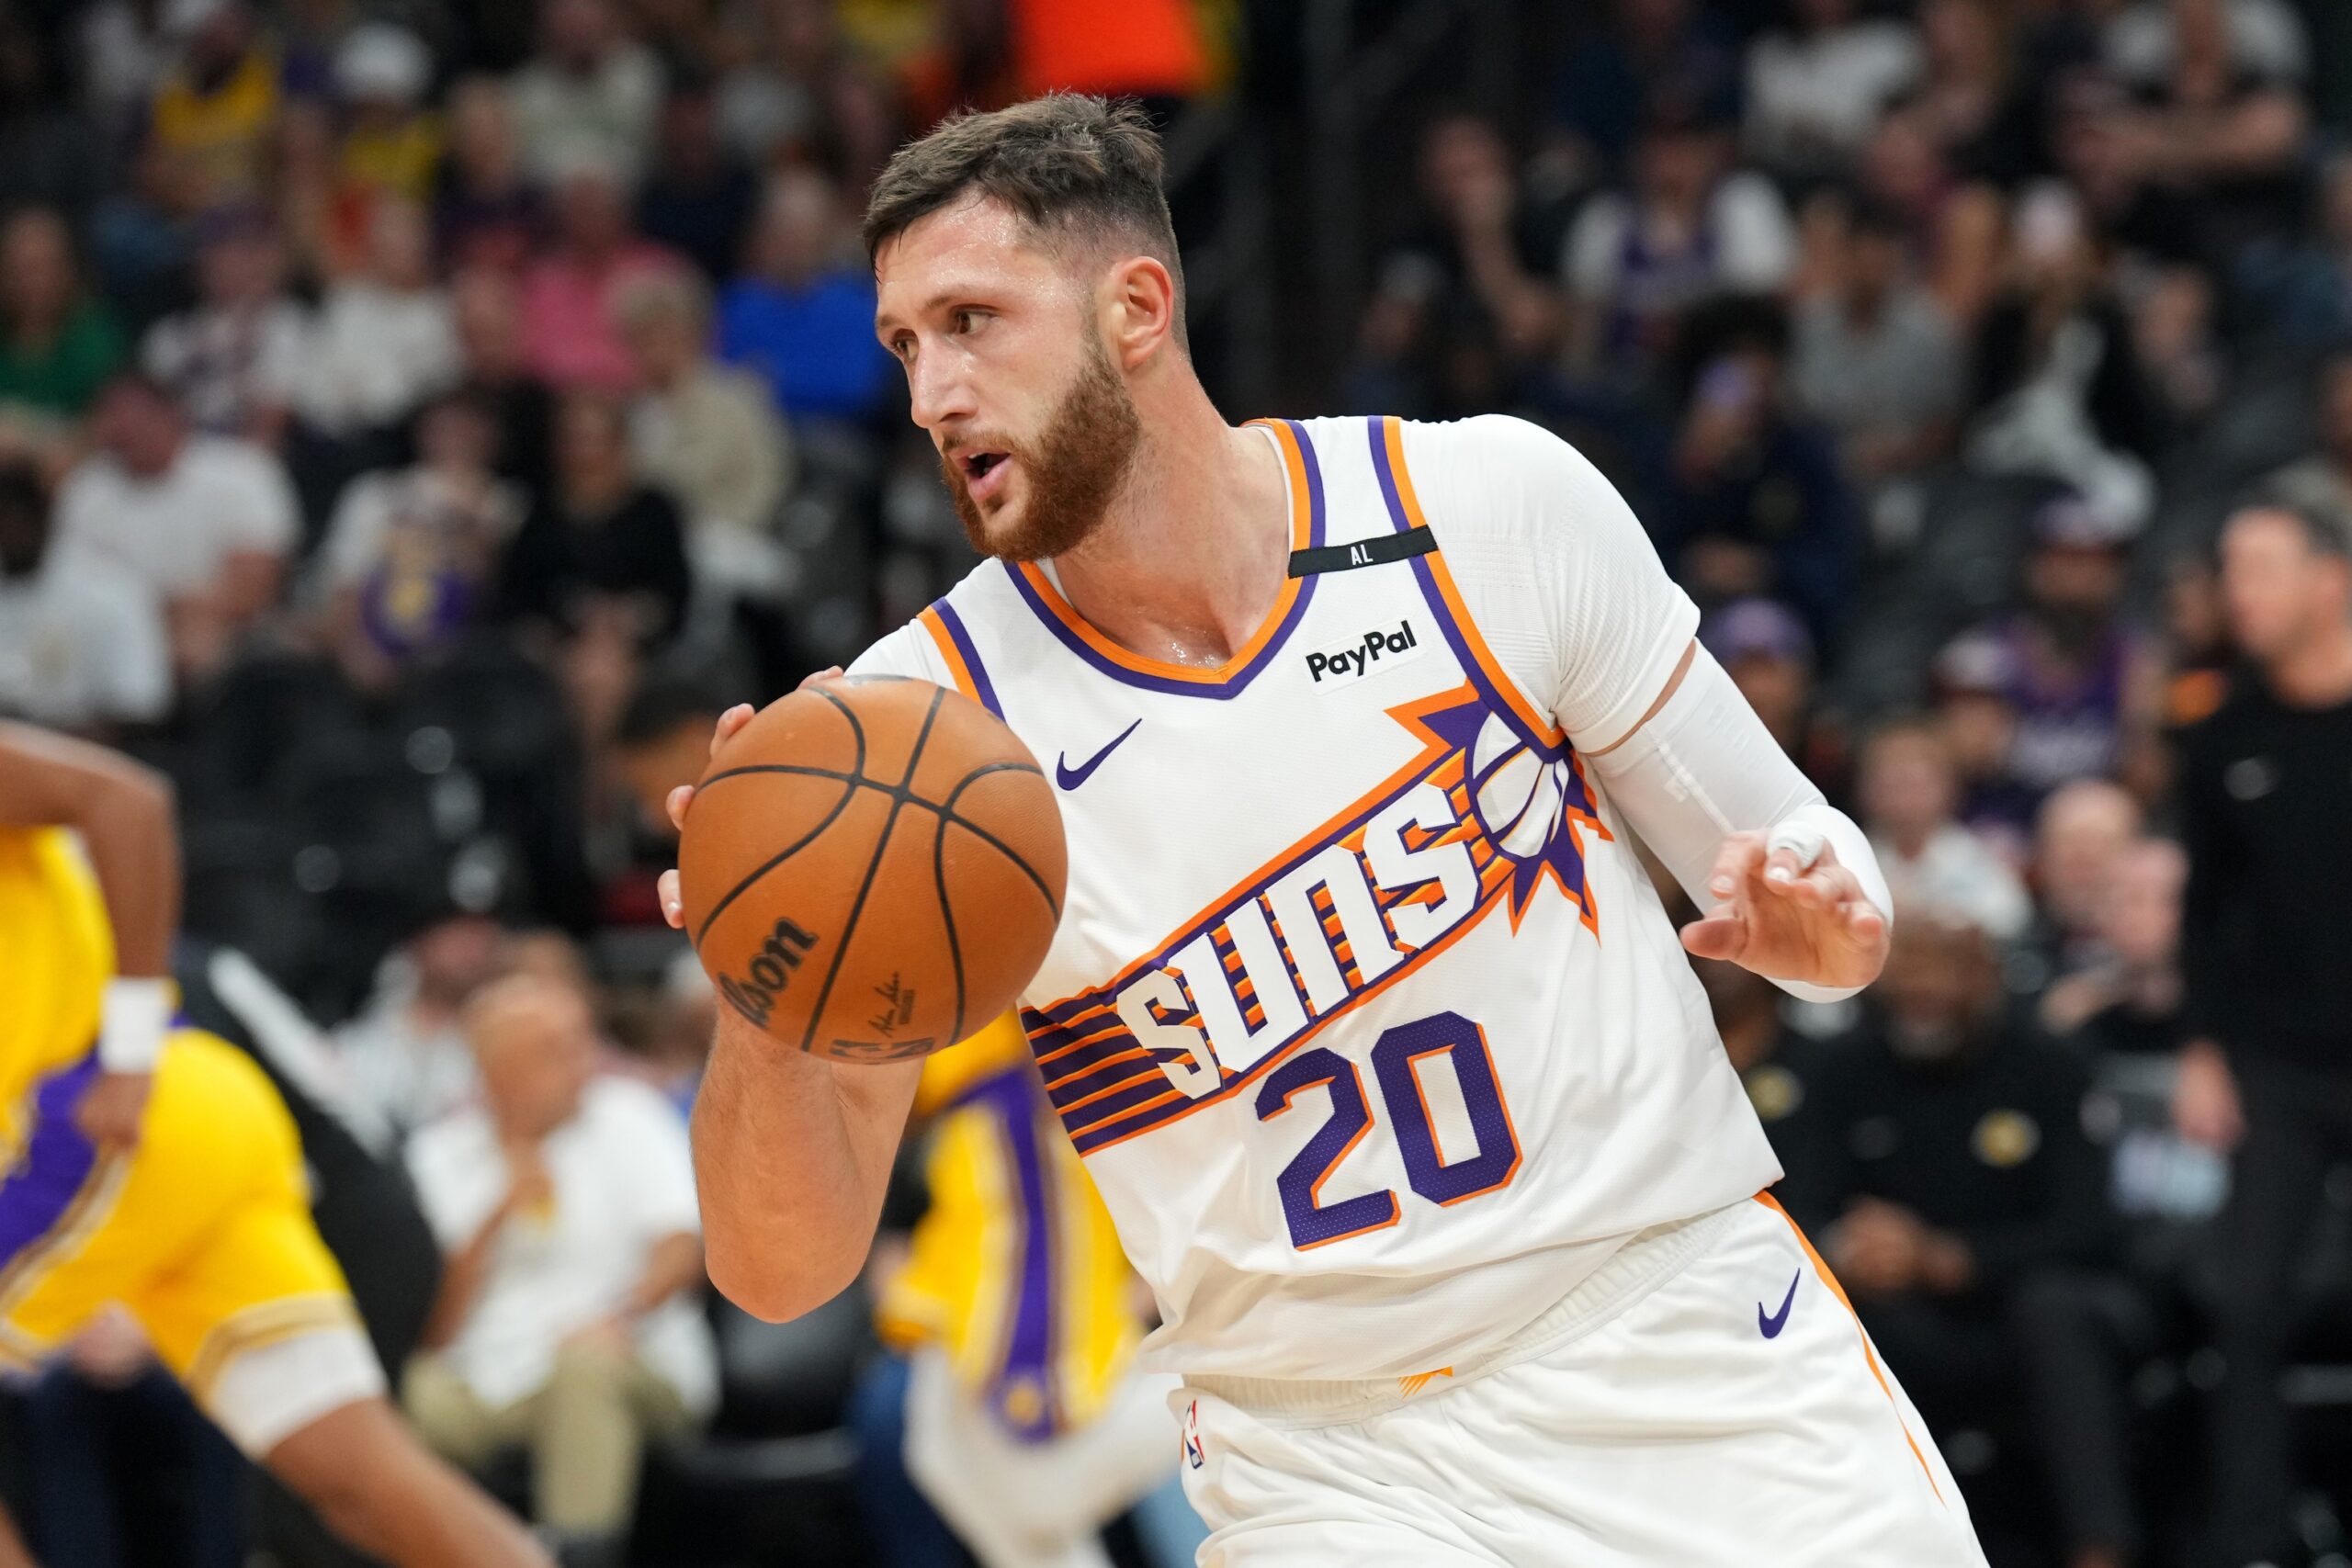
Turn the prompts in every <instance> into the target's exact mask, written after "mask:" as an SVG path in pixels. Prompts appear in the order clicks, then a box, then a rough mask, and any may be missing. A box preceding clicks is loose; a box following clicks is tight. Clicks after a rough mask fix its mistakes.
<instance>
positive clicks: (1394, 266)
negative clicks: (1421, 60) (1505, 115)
mask: <svg viewBox="0 0 2352 1568" xmlns="http://www.w3.org/2000/svg"><path fill="white" fill-rule="evenodd" d="M1420 197H1421V200H1420V206H1421V216H1420V218H1419V220H1418V221H1417V222H1416V223H1415V225H1414V227H1413V230H1412V231H1411V232H1409V233H1408V235H1407V237H1406V239H1405V240H1404V242H1403V243H1401V244H1400V245H1398V246H1397V247H1396V248H1395V249H1394V250H1392V251H1391V252H1390V253H1389V254H1388V256H1387V258H1386V259H1385V261H1384V262H1383V263H1382V265H1381V268H1380V280H1379V288H1380V292H1381V294H1382V295H1383V296H1384V299H1383V300H1382V301H1381V302H1380V303H1378V304H1375V306H1374V309H1375V310H1378V309H1380V308H1381V307H1382V305H1387V306H1389V308H1391V309H1402V310H1408V311H1410V312H1412V313H1413V314H1414V315H1415V317H1416V326H1417V328H1418V331H1417V332H1416V334H1415V335H1416V337H1417V338H1418V339H1419V340H1420V343H1421V344H1424V345H1426V344H1430V340H1433V339H1438V338H1440V337H1442V334H1444V333H1446V332H1447V331H1448V329H1449V328H1450V327H1452V326H1453V324H1455V323H1459V322H1462V321H1467V320H1471V319H1476V321H1477V322H1478V324H1479V326H1480V327H1481V328H1483V329H1484V330H1485V331H1486V332H1487V333H1488V334H1490V335H1491V338H1492V340H1493V341H1494V343H1495V344H1496V346H1497V348H1498V351H1499V352H1500V354H1501V355H1502V356H1503V358H1504V359H1505V361H1506V362H1507V363H1509V364H1512V365H1518V366H1526V365H1531V364H1533V363H1536V362H1539V361H1544V360H1548V359H1549V358H1550V357H1551V355H1552V354H1553V352H1554V351H1555V349H1556V347H1557V346H1558V344H1559V342H1560V336H1561V333H1562V330H1563V327H1564V325H1565V321H1564V317H1563V314H1562V312H1563V301H1562V299H1561V298H1560V295H1559V292H1558V290H1557V289H1556V288H1555V287H1554V286H1553V284H1552V282H1551V279H1550V278H1549V276H1547V274H1548V272H1549V270H1550V259H1551V258H1550V257H1549V256H1548V255H1547V254H1545V253H1546V252H1547V251H1548V250H1550V249H1551V248H1552V247H1553V246H1555V245H1556V244H1557V236H1556V233H1555V232H1551V233H1547V231H1546V226H1545V225H1544V223H1543V221H1542V220H1541V219H1540V216H1539V215H1538V214H1536V213H1535V212H1533V211H1532V210H1531V209H1530V208H1529V206H1528V204H1527V203H1526V202H1525V201H1524V200H1523V199H1522V197H1521V191H1520V186H1519V181H1518V178H1517V175H1516V171H1515V170H1514V168H1513V167H1512V161H1511V152H1510V146H1509V144H1508V143H1507V142H1505V141H1504V140H1503V134H1502V131H1501V130H1499V129H1498V127H1497V126H1496V124H1495V123H1494V121H1493V120H1491V119H1489V118H1486V117H1485V116H1483V115H1479V114H1476V113H1467V112H1459V113H1453V114H1448V115H1444V116H1442V117H1440V118H1436V119H1434V120H1432V121H1430V124H1429V126H1428V127H1427V129H1426V130H1424V131H1423V132H1422V136H1421V148H1420ZM1408 352H1410V351H1409V350H1408Z"/></svg>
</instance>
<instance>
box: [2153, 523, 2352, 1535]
mask: <svg viewBox="0 0 2352 1568" xmlns="http://www.w3.org/2000/svg"><path fill="white" fill-rule="evenodd" d="M2221 555H2222V594H2223V598H2224V602H2225V604H2226V605H2227V607H2228V614H2229V619H2230V624H2231V629H2232V631H2233V634H2234V635H2235V637H2236V640H2237V644H2238V647H2239V648H2240V649H2241V650H2242V651H2243V652H2244V654H2245V658H2246V660H2247V662H2248V665H2249V666H2250V668H2248V669H2247V670H2246V671H2245V673H2244V674H2243V675H2241V677H2240V678H2239V680H2238V681H2237V682H2236V683H2235V685H2234V686H2233V690H2232V691H2231V694H2230V695H2229V697H2228V699H2227V700H2225V701H2224V702H2223V703H2222V705H2221V707H2220V708H2219V709H2218V710H2216V711H2215V712H2214V713H2213V715H2212V716H2211V717H2209V718H2207V719H2205V720H2204V721H2203V722H2201V723H2199V724H2196V725H2192V726H2190V727H2188V728H2186V729H2183V730H2181V731H2179V732H2177V746H2176V755H2177V782H2178V789H2179V800H2180V822H2181V831H2182V839H2183V842H2184V844H2185V846H2186V847H2187V849H2188V897H2187V898H2186V900H2185V902H2184V904H2183V906H2182V908H2183V931H2182V944H2181V952H2182V956H2183V961H2184V967H2185V972H2186V979H2187V987H2188V1037H2189V1039H2190V1042H2191V1043H2190V1044H2189V1045H2188V1048H2187V1049H2186V1050H2185V1051H2184V1052H2183V1053H2182V1055H2181V1072H2180V1078H2179V1082H2178V1084H2177V1088H2176V1089H2175V1091H2174V1098H2173V1120H2174V1123H2175V1125H2176V1126H2177V1128H2178V1129H2179V1131H2180V1132H2181V1133H2182V1134H2183V1135H2184V1136H2186V1137H2188V1138H2189V1139H2191V1140H2192V1141H2194V1142H2197V1143H2199V1144H2203V1145H2207V1146H2209V1147H2211V1148H2215V1149H2222V1150H2229V1151H2233V1153H2234V1156H2235V1159H2234V1166H2233V1173H2232V1176H2231V1191H2230V1200H2229V1207H2228V1209H2227V1211H2226V1213H2224V1215H2223V1218H2222V1224H2221V1226H2220V1229H2219V1232H2218V1235H2217V1240H2218V1242H2219V1248H2220V1253H2221V1259H2220V1260H2221V1264H2222V1267H2221V1269H2220V1271H2219V1274H2218V1276H2217V1278H2218V1279H2219V1280H2221V1281H2222V1292H2221V1299H2220V1301H2219V1302H2218V1303H2217V1310H2216V1323H2215V1343H2216V1347H2217V1348H2219V1349H2220V1350H2221V1352H2222V1359H2223V1361H2224V1363H2225V1365H2226V1368H2227V1371H2226V1372H2225V1374H2224V1376H2223V1378H2222V1384H2221V1387H2220V1388H2219V1389H2218V1390H2217V1392H2216V1394H2215V1400H2214V1406H2213V1413H2212V1419H2213V1428H2212V1437H2211V1443H2210V1444H2209V1451H2210V1452H2211V1455H2212V1456H2213V1457H2212V1464H2213V1476H2212V1481H2213V1496H2212V1499H2211V1517H2212V1520H2213V1537H2214V1539H2213V1541H2212V1548H2213V1554H2212V1556H2211V1558H2210V1561H2211V1562H2215V1563H2227V1564H2230V1565H2232V1568H2235V1565H2237V1564H2241V1563H2250V1562H2257V1561H2261V1560H2263V1559H2265V1558H2267V1557H2268V1556H2270V1555H2271V1554H2273V1553H2275V1552H2278V1551H2279V1550H2280V1549H2281V1547H2282V1546H2283V1544H2284V1543H2286V1542H2288V1541H2289V1540H2291V1539H2292V1536H2291V1534H2290V1530H2289V1528H2288V1526H2289V1518H2288V1506H2289V1502H2290V1496H2291V1495H2292V1493H2293V1491H2294V1488H2295V1484H2296V1473H2297V1467H2296V1463H2295V1452H2296V1447H2295V1441H2294V1438H2295V1429H2294V1423H2293V1419H2292V1416H2291V1415H2290V1411H2289V1410H2288V1408H2287V1405H2286V1404H2285V1401H2284V1399H2283V1397H2282V1395H2281V1393H2280V1386H2279V1381H2280V1374H2281V1372H2282V1371H2283V1370H2284V1367H2285V1363H2286V1354H2287V1351H2288V1349H2289V1347H2290V1337H2291V1336H2292V1335H2293V1334H2294V1332H2295V1331H2296V1329H2297V1327H2298V1326H2299V1318H2300V1315H2301V1314H2300V1312H2299V1310H2298V1309H2299V1306H2300V1304H2301V1297H2300V1295H2299V1294H2298V1292H2297V1291H2296V1290H2295V1289H2294V1286H2295V1283H2296V1281H2297V1280H2298V1278H2299V1276H2300V1274H2301V1265H2302V1263H2303V1262H2304V1260H2305V1258H2307V1256H2308V1247H2309V1244H2310V1240H2311V1232H2312V1222H2313V1220H2314V1219H2315V1218H2316V1217H2317V1215H2318V1214H2319V1213H2320V1211H2321V1209H2322V1207H2323V1200H2324V1188H2325V1185H2326V1179H2327V1172H2328V1169H2329V1168H2330V1167H2331V1166H2332V1165H2334V1164H2335V1163H2337V1162H2340V1161H2341V1160H2343V1159H2344V1158H2345V1157H2346V1155H2347V1154H2352V923H2347V922H2346V921H2345V920H2344V919H2341V918H2339V917H2337V916H2336V915H2335V913H2334V911H2335V909H2336V908H2337V907H2338V906H2339V905H2340V904H2341V902H2342V900H2343V893H2344V888H2345V887H2346V885H2347V884H2352V821H2347V818H2346V814H2345V800H2346V780H2347V779H2352V543H2347V535H2346V525H2345V520H2344V519H2343V518H2342V517H2340V516H2338V515H2335V514H2333V513H2323V512H2320V511H2318V510H2316V509H2313V508H2311V507H2308V506H2303V505H2300V504H2297V503H2295V502H2290V501H2278V500H2271V499H2267V498H2266V499H2265V500H2262V501H2260V502H2256V504H2254V505H2251V506H2248V507H2245V509H2243V510H2241V511H2239V512H2238V513H2235V514H2234V515H2233V516H2232V517H2231V518H2230V520H2229V522H2228V524H2227V525H2225V527H2224V528H2223V530H2222V545H2221Z"/></svg>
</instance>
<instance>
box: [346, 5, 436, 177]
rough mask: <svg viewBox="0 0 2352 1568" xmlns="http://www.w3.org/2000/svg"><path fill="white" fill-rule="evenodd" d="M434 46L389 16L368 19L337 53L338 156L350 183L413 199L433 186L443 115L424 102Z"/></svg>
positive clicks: (429, 80)
mask: <svg viewBox="0 0 2352 1568" xmlns="http://www.w3.org/2000/svg"><path fill="white" fill-rule="evenodd" d="M431 85H433V53H432V51H430V50H428V49H426V48H425V47H424V43H423V42H422V41H420V40H419V39H418V38H417V36H416V35H415V34H414V33H413V32H410V31H409V30H408V29H407V28H401V27H395V26H393V25H392V24H391V23H390V22H362V23H361V24H360V25H359V26H357V27H356V28H352V29H351V31H350V32H349V33H348V34H347V35H345V38H344V40H343V43H342V45H341V46H340V47H339V48H337V49H336V51H335V55H334V86H335V94H336V96H338V97H339V98H340V99H341V100H342V102H343V109H344V116H345V124H344V131H343V144H342V146H341V148H340V149H339V150H338V152H336V155H335V162H336V164H337V167H338V169H339V172H340V173H341V175H342V176H343V184H344V186H345V188H346V189H350V190H354V191H359V192H368V191H379V190H383V191H390V192H393V193H395V194H397V195H400V196H403V197H407V198H408V199H410V200H411V201H423V200H424V199H425V198H426V197H429V196H431V195H432V194H433V177H434V175H435V171H436V170H437V169H438V168H439V166H440V162H441V148H442V142H443V136H442V129H441V117H440V116H438V115H436V114H435V113H433V112H432V111H431V110H430V109H429V108H427V107H424V103H425V91H426V89H427V88H429V87H430V86H431Z"/></svg>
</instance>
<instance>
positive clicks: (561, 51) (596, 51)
mask: <svg viewBox="0 0 2352 1568" xmlns="http://www.w3.org/2000/svg"><path fill="white" fill-rule="evenodd" d="M539 45H540V47H539V52H538V54H537V57H536V58H534V59H533V60H532V61H531V62H530V63H529V64H527V65H526V66H524V67H523V69H522V70H520V71H517V72H516V73H515V75H514V79H513V85H512V86H511V87H510V88H509V89H508V90H509V92H510V94H511V101H512V103H513V105H514V108H515V133H516V136H517V138H518V139H519V140H520V141H521V142H522V144H523V162H524V164H525V166H526V167H527V168H528V169H529V170H530V172H531V174H532V175H534V176H536V177H537V178H538V179H539V180H541V181H545V182H548V183H552V182H553V181H554V180H555V179H556V177H557V176H558V175H560V174H561V172H562V170H563V168H564V166H565V164H566V163H567V161H569V160H571V159H572V158H575V157H576V156H578V155H579V154H581V153H582V152H593V153H595V154H597V155H599V156H602V157H604V158H607V159H610V160H613V161H614V162H615V163H616V164H617V166H618V168H619V172H620V174H621V176H622V180H623V183H624V184H626V185H628V186H635V185H636V184H637V180H638V176H639V175H640V174H642V173H643V172H644V166H645V157H646V152H647V150H648V149H649V148H650V147H651V146H652V145H653V131H654V122H655V120H656V119H657V118H660V115H661V112H662V67H661V65H660V64H659V62H656V61H655V60H654V58H653V56H652V55H651V54H650V52H648V51H646V50H645V49H644V47H643V46H641V45H639V44H638V43H637V42H635V41H634V40H632V39H629V38H628V35H627V34H626V33H625V32H624V31H623V30H622V25H621V21H620V18H619V17H617V16H616V14H615V7H614V6H612V4H611V0H553V3H552V4H549V5H548V6H544V7H542V8H541V10H540V13H539Z"/></svg>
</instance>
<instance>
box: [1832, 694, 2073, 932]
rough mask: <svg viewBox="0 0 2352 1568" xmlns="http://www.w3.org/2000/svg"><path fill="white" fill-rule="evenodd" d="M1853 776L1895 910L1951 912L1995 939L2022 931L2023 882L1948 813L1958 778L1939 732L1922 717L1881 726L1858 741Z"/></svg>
mask: <svg viewBox="0 0 2352 1568" xmlns="http://www.w3.org/2000/svg"><path fill="white" fill-rule="evenodd" d="M1855 773H1856V785H1855V787H1856V794H1857V795H1858V797H1859V799H1860V806H1861V823H1862V828H1863V829H1864V830H1865V831H1866V832H1868V833H1869V834H1870V838H1871V848H1872V849H1873V850H1875V851H1876V852H1877V853H1878V863H1879V865H1880V866H1881V868H1883V870H1884V872H1885V873H1886V885H1887V888H1888V890H1889V891H1890V892H1891V893H1892V894H1893V895H1894V903H1895V907H1896V908H1910V907H1914V906H1917V907H1919V908H1935V909H1939V910H1946V911H1950V912H1951V914H1952V915H1953V916H1955V917H1956V918H1959V919H1964V920H1966V921H1967V922H1968V923H1969V924H1971V925H1973V926H1974V927H1976V928H1977V929H1978V930H1980V931H1984V932H1985V935H1987V936H1989V937H1991V938H1992V939H1993V940H1994V941H1995V942H2014V941H2015V940H2016V939H2017V938H2018V937H2020V936H2022V935H2024V934H2025V930H2026V926H2027V925H2028V923H2029V922H2030V921H2031V919H2033V901H2032V900H2031V899H2030V898H2029V897H2027V896H2026V890H2025V885H2024V884H2023V883H2021V882H2019V881H2018V876H2017V874H2016V873H2015V872H2014V871H2011V870H2010V869H2009V867H2008V864H2007V863H2006V862H2004V861H2003V860H2002V859H2001V857H2000V856H1999V855H1998V854H1997V853H1996V852H1994V850H1993V849H1992V847H1991V846H1989V845H1988V844H1986V843H1985V840H1982V839H1979V838H1978V837H1977V836H1976V835H1975V834H1973V833H1972V832H1970V831H1969V830H1968V829H1966V828H1963V827H1962V826H1961V825H1960V823H1959V821H1958V820H1957V819H1956V818H1954V816H1953V812H1954V811H1955V810H1956V809H1957V808H1958V807H1959V804H1960V778H1959V774H1958V772H1957V771H1956V770H1955V769H1954V768H1953V766H1952V761H1951V750H1949V748H1948V747H1947V745H1946V743H1945V740H1944V738H1943V735H1942V733H1941V731H1939V729H1938V728H1936V727H1935V726H1934V725H1933V724H1930V723H1928V722H1927V721H1925V720H1922V719H1897V720H1895V721H1894V722H1893V723H1890V724H1887V725H1884V726H1883V727H1882V728H1879V729H1878V730H1877V731H1876V732H1874V733H1873V734H1872V735H1871V737H1870V739H1867V740H1865V741H1864V742H1863V743H1862V749H1861V757H1860V762H1859V764H1858V766H1857V768H1856V770H1855Z"/></svg>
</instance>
